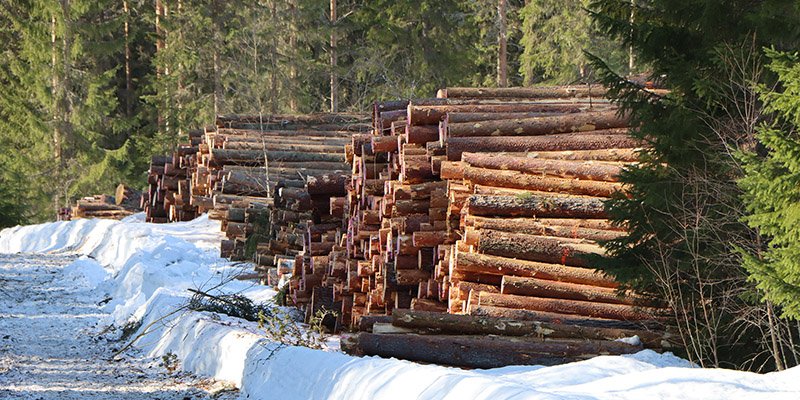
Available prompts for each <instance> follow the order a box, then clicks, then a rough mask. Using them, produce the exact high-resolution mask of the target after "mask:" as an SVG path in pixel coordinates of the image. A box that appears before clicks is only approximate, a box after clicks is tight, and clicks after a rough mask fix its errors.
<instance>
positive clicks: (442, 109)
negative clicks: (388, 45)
mask: <svg viewBox="0 0 800 400" xmlns="http://www.w3.org/2000/svg"><path fill="white" fill-rule="evenodd" d="M584 108H585V107H580V106H577V105H567V104H546V103H519V104H474V105H431V106H428V105H416V104H413V103H412V104H409V105H408V124H409V125H436V124H438V123H439V121H441V120H442V118H444V117H445V115H447V113H449V112H490V111H491V112H552V113H575V112H578V111H581V110H582V109H584Z"/></svg>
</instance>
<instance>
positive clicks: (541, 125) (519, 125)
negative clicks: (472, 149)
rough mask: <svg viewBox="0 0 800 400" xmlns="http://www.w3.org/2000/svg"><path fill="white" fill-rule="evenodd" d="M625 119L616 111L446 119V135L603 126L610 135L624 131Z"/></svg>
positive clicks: (511, 133)
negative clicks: (469, 120) (473, 120)
mask: <svg viewBox="0 0 800 400" xmlns="http://www.w3.org/2000/svg"><path fill="white" fill-rule="evenodd" d="M627 126H628V119H627V118H624V117H619V116H618V115H617V112H616V111H603V112H591V113H570V114H562V115H554V116H547V117H532V118H517V119H498V120H489V121H477V122H461V123H452V122H450V121H448V123H447V132H446V135H447V137H476V136H539V135H553V134H557V133H570V132H589V131H602V130H605V131H606V134H610V135H625V134H627V129H615V128H626V127H627Z"/></svg>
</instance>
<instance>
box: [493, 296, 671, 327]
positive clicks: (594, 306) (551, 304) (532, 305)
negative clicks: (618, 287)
mask: <svg viewBox="0 0 800 400" xmlns="http://www.w3.org/2000/svg"><path fill="white" fill-rule="evenodd" d="M478 298H479V301H478V305H481V306H495V307H507V308H520V309H523V310H533V311H545V312H555V313H561V314H575V315H584V316H587V317H593V318H607V319H618V320H623V321H642V320H645V321H649V320H657V319H659V312H660V310H658V309H653V308H643V307H635V306H629V305H625V304H609V303H596V302H591V301H579V300H565V299H548V298H541V297H528V296H515V295H511V294H497V293H486V292H481V293H480V294H479V297H478Z"/></svg>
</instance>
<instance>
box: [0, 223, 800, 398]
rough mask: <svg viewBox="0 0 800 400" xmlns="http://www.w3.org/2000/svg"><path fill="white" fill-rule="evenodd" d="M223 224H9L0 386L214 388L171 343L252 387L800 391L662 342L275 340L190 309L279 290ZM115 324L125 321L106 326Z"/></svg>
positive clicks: (564, 393) (551, 393)
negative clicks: (315, 344)
mask: <svg viewBox="0 0 800 400" xmlns="http://www.w3.org/2000/svg"><path fill="white" fill-rule="evenodd" d="M218 231H219V225H218V223H215V222H213V221H209V220H208V219H207V218H205V217H201V218H198V219H197V220H195V221H191V222H186V223H175V224H169V225H152V224H145V223H143V222H142V217H141V215H137V216H133V217H131V218H129V219H127V220H125V221H122V222H116V221H105V220H78V221H72V222H58V223H51V224H42V225H35V226H27V227H17V228H12V229H6V230H3V231H2V232H0V253H6V254H16V253H24V254H22V255H15V256H0V257H3V258H0V274H2V275H0V398H3V399H5V398H8V397H9V395H7V394H8V393H17V394H18V393H23V392H24V393H28V394H31V393H33V394H36V393H38V394H39V395H40V396H39V397H42V398H70V397H65V396H61V397H59V396H54V397H48V395H47V394H48V393H72V394H77V393H88V395H87V396H81V397H89V398H127V397H124V396H123V395H124V394H125V393H127V392H131V393H136V391H138V393H140V395H139V396H138V398H179V399H181V398H184V397H188V398H196V397H197V396H204V395H207V392H199V391H198V389H197V387H198V385H200V384H198V383H197V381H196V380H195V379H194V378H192V377H191V376H184V375H181V376H180V377H179V378H176V377H174V376H169V375H166V372H165V369H164V368H163V367H159V366H158V365H157V364H158V362H157V361H154V360H158V357H161V356H163V355H165V354H175V355H176V356H177V358H178V360H179V365H180V367H181V368H183V369H184V370H186V371H188V372H192V373H194V374H196V375H199V376H205V377H209V378H214V379H216V380H221V381H227V382H230V383H231V384H234V385H236V386H237V387H240V388H241V393H240V394H239V396H240V397H241V398H242V399H273V398H281V399H408V398H415V399H492V400H500V399H711V398H717V399H761V398H763V399H767V398H768V399H770V400H775V399H798V398H800V368H794V369H790V370H788V371H783V372H779V373H771V374H765V375H759V374H752V373H745V372H738V371H730V370H715V369H701V368H696V367H693V366H692V365H690V364H689V363H688V362H686V361H685V360H682V359H680V358H678V357H675V356H672V355H671V354H663V355H662V354H657V353H655V352H652V351H642V352H640V353H638V354H634V355H630V356H608V357H597V358H594V359H592V360H587V361H583V362H578V363H572V364H567V365H561V366H556V367H537V366H515V367H506V368H497V369H490V370H471V371H467V370H461V369H457V368H448V367H439V366H434V365H420V364H416V363H411V362H407V361H400V360H395V359H388V360H387V359H381V358H377V357H364V358H355V357H350V356H347V355H344V354H341V353H339V352H336V351H335V350H334V349H335V346H333V349H329V350H327V351H321V350H311V349H307V348H299V347H287V348H282V349H280V350H278V351H275V345H274V343H270V342H269V341H267V340H266V339H264V335H263V333H262V331H261V330H260V329H259V328H258V326H257V325H256V324H255V323H251V322H246V321H242V320H237V319H235V318H230V317H227V316H220V315H217V314H213V313H208V312H193V311H187V310H186V308H185V305H186V303H187V301H188V298H189V297H190V293H189V292H188V291H187V290H186V289H188V288H201V289H203V290H209V291H211V292H213V293H217V294H218V293H242V294H244V295H246V296H248V297H250V298H252V299H254V300H257V301H263V300H267V299H269V298H271V297H272V296H273V295H274V292H273V291H272V290H270V289H268V288H264V287H258V286H254V285H252V284H250V283H246V282H243V281H237V280H232V279H230V278H231V277H233V276H235V275H236V274H237V273H240V272H242V271H243V270H246V269H247V267H243V266H237V265H235V264H231V263H228V262H225V260H222V259H220V258H218V256H217V253H218V250H217V246H218V243H219V240H220V236H219V234H218ZM76 257H79V258H76ZM9 296H11V297H9ZM6 297H8V298H9V299H5V298H6ZM134 322H136V323H137V324H136V325H131V324H132V323H134ZM107 326H114V328H113V329H110V330H106V332H105V333H103V334H102V335H101V334H100V332H101V331H102V330H103V329H104V328H105V327H107ZM125 326H129V327H130V326H135V327H138V328H136V329H135V332H133V334H132V336H131V337H139V339H138V340H137V341H136V342H135V344H134V349H133V350H132V351H127V352H125V353H123V355H122V361H117V362H116V363H112V362H111V361H107V360H108V359H109V358H110V357H111V349H110V347H114V346H116V347H119V346H122V345H123V344H124V343H127V342H128V341H129V340H130V339H128V340H122V341H118V342H108V343H106V342H105V341H106V338H109V337H113V336H118V335H119V333H120V332H121V330H122V329H121V328H122V327H125ZM5 332H12V333H14V335H11V336H14V337H15V338H16V339H13V340H10V339H8V338H5V336H8V335H7V334H6V333H5ZM59 333H61V334H59ZM24 335H28V337H27V338H25V339H19V338H18V337H20V336H24ZM36 335H40V336H36ZM14 340H22V341H21V342H19V341H17V342H15V341H14ZM42 360H44V361H45V362H44V363H43V364H42V365H43V366H41V367H39V364H40V363H41V361H42ZM149 371H154V372H149ZM93 375H97V376H98V377H95V376H93ZM141 377H143V378H141ZM161 379H163V380H164V381H163V382H162V381H161ZM84 380H86V382H84ZM159 384H161V385H166V386H164V387H163V389H159V388H158V385H159ZM204 384H205V385H210V383H208V382H206V383H204ZM215 385H217V386H218V385H219V384H215ZM200 386H202V385H200ZM50 388H53V389H50ZM59 388H60V389H59ZM62 389H63V390H64V391H62V392H56V391H57V390H62ZM141 393H148V395H146V396H142V395H141ZM187 393H188V394H187ZM103 395H107V396H106V397H103ZM228 395H230V394H228ZM91 396H94V397H91ZM115 396H116V397H115ZM159 396H161V397H159ZM170 396H174V397H170ZM193 396H194V397H193ZM11 398H14V397H11ZM22 398H27V397H22ZM31 398H37V397H31ZM76 398H77V397H76Z"/></svg>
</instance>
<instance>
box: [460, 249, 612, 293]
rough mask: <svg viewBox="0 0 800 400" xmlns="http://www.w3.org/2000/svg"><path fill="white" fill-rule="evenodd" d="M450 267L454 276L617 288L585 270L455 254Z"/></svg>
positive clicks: (598, 275) (473, 254)
mask: <svg viewBox="0 0 800 400" xmlns="http://www.w3.org/2000/svg"><path fill="white" fill-rule="evenodd" d="M452 267H453V271H454V272H466V273H481V274H490V275H513V276H523V277H536V278H540V279H548V280H553V281H561V282H572V283H577V284H583V285H593V286H600V287H606V288H612V289H613V288H617V287H618V286H619V284H618V283H617V282H616V281H614V279H613V278H611V277H610V276H608V275H606V274H603V273H602V272H599V271H595V270H592V269H589V268H579V267H568V266H564V265H558V264H548V263H543V262H536V261H526V260H515V259H511V258H505V257H498V256H491V255H485V254H476V253H469V252H464V251H459V250H457V251H456V254H455V256H454V262H453V263H452Z"/></svg>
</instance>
